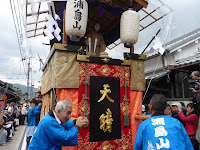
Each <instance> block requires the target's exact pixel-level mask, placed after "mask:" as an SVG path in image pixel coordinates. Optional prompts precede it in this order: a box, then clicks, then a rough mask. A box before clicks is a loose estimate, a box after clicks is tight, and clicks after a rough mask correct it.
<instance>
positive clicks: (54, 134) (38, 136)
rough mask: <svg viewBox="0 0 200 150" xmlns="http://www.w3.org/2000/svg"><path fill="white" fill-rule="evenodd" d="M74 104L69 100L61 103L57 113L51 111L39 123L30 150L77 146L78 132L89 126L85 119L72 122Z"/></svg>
mask: <svg viewBox="0 0 200 150" xmlns="http://www.w3.org/2000/svg"><path fill="white" fill-rule="evenodd" d="M71 113H72V104H71V102H70V101H68V100H63V101H59V102H58V103H57V105H56V107H55V111H50V112H49V113H48V114H47V115H46V116H45V117H44V118H43V119H42V120H41V121H40V123H39V125H38V127H37V130H36V132H35V133H34V135H33V137H32V141H31V143H30V145H29V147H28V150H59V149H61V147H62V146H75V145H77V142H78V130H79V129H80V128H81V127H83V126H84V125H88V120H87V118H85V117H78V118H77V119H75V120H70V121H68V120H69V119H70V118H71Z"/></svg>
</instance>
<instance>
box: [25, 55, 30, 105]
mask: <svg viewBox="0 0 200 150" xmlns="http://www.w3.org/2000/svg"><path fill="white" fill-rule="evenodd" d="M29 73H30V58H29V60H28V72H27V98H26V99H27V101H28V98H29V76H30V74H29Z"/></svg>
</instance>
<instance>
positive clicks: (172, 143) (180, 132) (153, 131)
mask: <svg viewBox="0 0 200 150" xmlns="http://www.w3.org/2000/svg"><path fill="white" fill-rule="evenodd" d="M133 149H134V150H194V148H193V146H192V143H191V141H190V139H189V137H188V135H187V133H186V131H185V128H184V127H183V125H182V123H181V122H180V121H179V120H177V119H174V118H172V117H169V116H165V115H162V116H153V117H151V118H149V119H147V120H145V121H143V122H142V123H141V124H140V125H139V128H138V131H137V135H136V139H135V144H134V148H133Z"/></svg>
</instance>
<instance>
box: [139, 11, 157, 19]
mask: <svg viewBox="0 0 200 150" xmlns="http://www.w3.org/2000/svg"><path fill="white" fill-rule="evenodd" d="M142 11H144V12H145V13H146V14H148V16H151V17H152V18H153V19H154V20H157V19H156V18H155V17H154V16H152V15H151V14H150V13H148V12H147V11H146V10H144V9H142Z"/></svg>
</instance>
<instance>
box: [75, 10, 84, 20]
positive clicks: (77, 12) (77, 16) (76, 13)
mask: <svg viewBox="0 0 200 150" xmlns="http://www.w3.org/2000/svg"><path fill="white" fill-rule="evenodd" d="M81 18H82V12H81V11H80V10H79V9H77V10H76V11H75V17H74V19H75V20H78V21H81Z"/></svg>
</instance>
